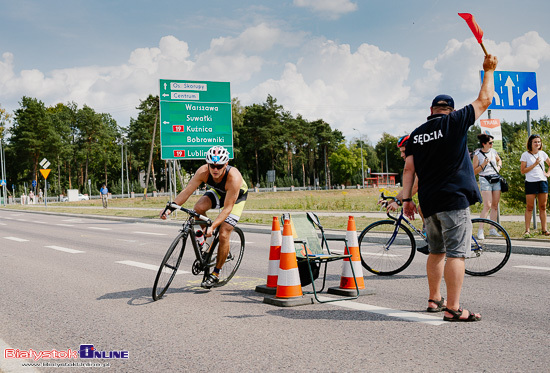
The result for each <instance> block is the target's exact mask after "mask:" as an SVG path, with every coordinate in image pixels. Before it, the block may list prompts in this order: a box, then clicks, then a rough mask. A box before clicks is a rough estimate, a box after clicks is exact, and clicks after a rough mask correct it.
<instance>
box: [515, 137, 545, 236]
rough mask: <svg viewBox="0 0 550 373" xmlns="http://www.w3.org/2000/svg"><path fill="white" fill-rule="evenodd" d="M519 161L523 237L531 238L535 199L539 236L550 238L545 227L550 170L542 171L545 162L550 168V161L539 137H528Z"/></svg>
mask: <svg viewBox="0 0 550 373" xmlns="http://www.w3.org/2000/svg"><path fill="white" fill-rule="evenodd" d="M520 161H521V173H522V174H524V175H525V199H526V201H527V206H526V209H525V233H524V237H525V238H528V237H532V235H531V232H530V228H531V216H532V215H533V208H534V206H535V198H537V201H538V204H539V216H540V225H541V230H542V232H541V234H543V235H545V236H550V233H548V231H547V226H546V201H547V200H548V176H550V169H549V171H548V172H546V171H545V169H544V163H545V162H546V163H547V164H548V165H549V166H550V159H549V158H548V155H547V154H546V153H545V152H544V151H542V139H541V138H540V136H539V135H531V136H529V139H528V140H527V151H526V152H524V153H523V154H522V155H521V158H520Z"/></svg>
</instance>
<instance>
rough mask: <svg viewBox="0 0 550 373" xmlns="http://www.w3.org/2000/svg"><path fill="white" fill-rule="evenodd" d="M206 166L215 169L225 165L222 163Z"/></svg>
mask: <svg viewBox="0 0 550 373" xmlns="http://www.w3.org/2000/svg"><path fill="white" fill-rule="evenodd" d="M208 167H210V168H215V169H216V170H221V169H222V168H224V167H225V165H224V164H208Z"/></svg>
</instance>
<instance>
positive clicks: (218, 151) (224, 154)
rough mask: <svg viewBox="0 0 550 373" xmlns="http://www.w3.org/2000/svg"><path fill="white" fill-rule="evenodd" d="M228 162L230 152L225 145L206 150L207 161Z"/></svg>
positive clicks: (210, 162) (213, 162)
mask: <svg viewBox="0 0 550 373" xmlns="http://www.w3.org/2000/svg"><path fill="white" fill-rule="evenodd" d="M227 162H229V152H228V151H227V149H226V148H224V147H223V146H220V145H216V146H213V147H211V148H210V149H208V151H207V152H206V163H209V164H225V163H227Z"/></svg>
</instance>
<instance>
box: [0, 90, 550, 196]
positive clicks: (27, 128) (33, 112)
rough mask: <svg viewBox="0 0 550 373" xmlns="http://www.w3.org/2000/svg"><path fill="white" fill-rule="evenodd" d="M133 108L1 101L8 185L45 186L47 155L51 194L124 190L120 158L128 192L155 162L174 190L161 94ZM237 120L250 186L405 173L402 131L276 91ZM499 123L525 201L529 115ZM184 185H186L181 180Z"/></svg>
mask: <svg viewBox="0 0 550 373" xmlns="http://www.w3.org/2000/svg"><path fill="white" fill-rule="evenodd" d="M137 109H138V115H137V118H130V124H129V126H128V127H126V128H124V127H121V126H119V125H118V124H117V123H116V121H115V120H114V119H113V118H112V116H111V115H110V114H108V113H98V112H96V111H95V110H94V109H93V108H91V107H89V106H87V105H84V106H83V107H78V105H77V104H76V103H74V102H70V103H67V104H62V103H59V104H57V105H55V106H51V107H46V106H45V105H44V103H43V102H42V101H40V100H38V99H36V98H31V97H26V96H25V97H23V98H22V99H21V101H20V107H19V108H18V109H16V110H15V111H14V113H13V114H8V113H7V112H6V111H5V110H3V109H1V108H0V139H3V141H4V150H5V154H6V161H5V162H6V171H7V175H6V182H7V186H8V190H9V192H10V193H13V194H15V195H16V196H18V195H19V194H21V193H22V192H23V191H24V190H25V188H27V189H29V188H30V186H31V183H32V181H33V180H35V181H36V182H37V187H36V189H37V190H38V189H40V188H43V184H44V181H43V179H42V177H41V176H39V175H40V173H39V169H40V164H39V163H40V161H41V160H42V159H43V158H47V159H48V160H49V161H50V162H51V167H50V168H51V170H52V171H51V173H50V176H48V192H49V195H56V194H66V190H67V189H79V190H80V191H81V192H83V193H92V194H97V193H98V192H99V188H100V187H101V185H102V184H106V185H107V186H108V187H109V189H110V191H111V192H112V193H115V194H119V193H121V192H122V183H123V182H122V180H121V168H122V167H123V164H124V168H125V170H126V171H125V172H128V179H129V181H130V183H129V185H128V183H127V182H126V181H124V183H125V184H126V185H125V186H124V189H125V191H124V192H126V190H128V189H129V190H130V191H134V192H140V191H142V190H143V187H141V186H140V180H139V178H140V173H141V174H143V171H145V170H147V169H148V167H149V164H150V165H151V166H150V169H149V170H150V176H151V177H150V179H149V185H148V187H147V190H148V191H154V190H156V191H161V190H168V188H169V186H168V179H169V178H168V167H167V162H165V161H163V160H162V159H161V155H160V131H159V129H158V128H159V123H158V113H159V98H158V96H153V95H149V96H148V97H147V98H146V99H144V100H140V104H139V106H138V107H137ZM232 121H233V144H234V159H233V160H232V161H231V163H232V164H233V165H235V166H236V167H237V168H238V169H239V170H240V171H241V173H242V174H243V176H244V178H245V180H246V181H247V183H248V184H249V186H260V187H265V186H270V185H271V183H269V182H268V179H267V172H268V171H269V170H272V171H275V175H276V180H275V182H274V184H275V185H277V186H281V187H282V186H291V185H294V186H309V187H320V188H327V187H328V188H330V187H333V186H335V185H341V184H346V185H356V184H361V179H362V170H361V167H362V163H363V166H364V170H365V171H364V172H365V176H368V170H370V171H371V172H394V173H397V174H398V175H399V176H398V177H397V180H396V181H397V182H400V181H401V180H400V175H401V172H402V169H403V160H402V159H401V157H400V153H399V149H398V148H397V147H396V143H397V139H398V138H399V137H400V136H402V135H404V134H405V133H402V134H388V133H383V135H382V137H381V138H380V139H379V140H378V142H377V143H376V144H375V145H374V146H373V145H372V144H371V142H370V141H369V138H368V134H367V136H358V137H356V138H354V139H352V140H351V141H346V139H345V137H344V136H343V134H342V132H341V131H340V130H338V129H333V128H331V126H330V124H329V123H327V122H325V121H324V120H323V119H318V120H314V121H310V120H307V119H305V118H303V117H302V116H301V115H293V114H292V113H291V112H289V111H287V110H285V109H284V107H283V106H282V105H280V104H278V103H277V100H276V98H274V97H272V96H271V95H268V97H267V98H266V100H265V102H263V103H257V104H252V105H248V106H243V105H241V103H240V101H239V100H238V99H237V98H234V99H233V100H232ZM421 122H422V121H421V120H420V121H419V122H418V124H421ZM10 124H11V126H10ZM501 124H502V133H503V142H504V149H505V150H504V152H503V154H501V157H502V158H503V160H504V167H503V174H504V176H508V178H509V179H510V182H511V184H510V185H511V188H510V190H511V191H510V192H509V196H510V197H513V198H512V199H513V200H516V202H517V203H519V201H520V200H521V201H523V200H524V197H523V196H521V193H520V194H517V195H516V192H515V191H513V187H514V184H517V185H516V187H517V188H516V189H517V190H520V189H521V187H522V183H523V182H522V177H523V176H522V175H521V174H519V155H521V152H523V151H524V149H525V141H526V139H527V137H526V132H525V128H526V123H525V122H523V123H519V124H518V123H507V122H506V121H502V123H501ZM155 126H157V129H156V131H155V130H154V127H155ZM532 127H533V130H534V131H538V132H539V133H541V134H546V133H549V132H550V131H548V130H549V129H550V128H549V127H550V125H549V120H548V117H543V118H542V119H540V120H539V121H536V120H535V121H533V123H532ZM411 130H412V128H411ZM479 132H480V129H479V127H477V126H474V127H472V128H471V129H470V131H469V134H468V147H469V149H470V150H471V151H473V150H474V149H476V148H478V147H479V144H478V140H477V134H478V133H479ZM153 133H154V134H155V136H154V139H153ZM358 134H360V133H359V132H358ZM361 135H363V134H361ZM544 140H545V138H544V136H543V141H544ZM151 149H152V153H151ZM520 150H521V152H520ZM361 152H362V154H363V159H362V160H361ZM518 152H519V155H518V154H517V153H518ZM151 154H152V157H151V162H149V159H150V155H151ZM362 161H363V162H362ZM202 163H203V162H202V161H181V162H179V164H180V166H181V170H182V171H183V173H184V174H191V173H193V172H194V171H195V170H196V168H197V167H198V166H199V165H201V164H202ZM126 165H127V166H126ZM125 178H126V177H125ZM182 180H183V179H182ZM178 184H179V185H178V188H181V180H180V181H179V183H178ZM520 184H521V185H520ZM127 188H128V189H127ZM14 189H15V190H14ZM520 191H521V190H520ZM518 193H519V192H518ZM520 197H521V198H520Z"/></svg>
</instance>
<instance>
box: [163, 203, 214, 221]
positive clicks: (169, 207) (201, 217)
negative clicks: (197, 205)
mask: <svg viewBox="0 0 550 373" xmlns="http://www.w3.org/2000/svg"><path fill="white" fill-rule="evenodd" d="M166 210H170V211H174V210H181V211H183V212H186V213H188V214H189V215H191V216H193V217H194V218H197V219H199V220H202V221H204V222H206V224H207V225H212V220H211V219H210V218H209V217H208V216H204V215H201V214H199V213H197V212H195V210H191V209H187V208H185V207H183V206H180V205H178V204H176V203H174V202H172V203H170V202H168V203H167V204H166V207H165V208H164V212H163V215H164V213H166Z"/></svg>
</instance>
